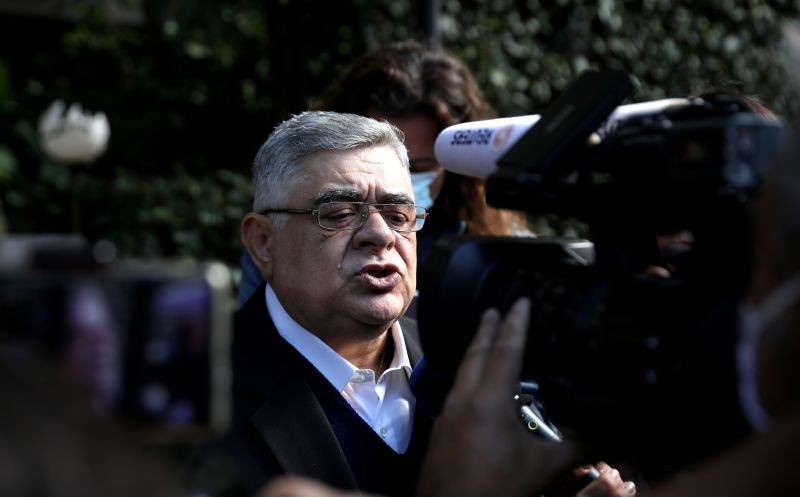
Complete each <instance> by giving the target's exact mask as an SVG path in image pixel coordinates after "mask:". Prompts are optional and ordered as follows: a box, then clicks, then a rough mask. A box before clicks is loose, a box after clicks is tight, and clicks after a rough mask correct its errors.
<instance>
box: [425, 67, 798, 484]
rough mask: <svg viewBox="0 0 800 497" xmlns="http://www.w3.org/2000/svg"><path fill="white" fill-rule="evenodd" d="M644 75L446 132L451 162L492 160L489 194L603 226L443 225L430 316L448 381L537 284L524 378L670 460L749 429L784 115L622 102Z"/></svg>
mask: <svg viewBox="0 0 800 497" xmlns="http://www.w3.org/2000/svg"><path fill="white" fill-rule="evenodd" d="M633 89H634V84H633V82H632V81H631V78H630V76H629V75H627V74H625V73H623V72H618V71H607V72H597V71H587V72H585V73H583V74H582V75H581V76H580V77H579V78H578V80H577V81H576V82H575V83H573V84H572V85H571V86H570V87H569V88H568V89H567V90H565V92H564V93H563V94H562V95H560V96H559V97H558V98H557V99H556V100H555V101H554V102H553V104H552V105H551V106H549V107H548V108H547V109H546V111H545V112H544V113H542V115H541V118H538V116H525V117H521V118H512V119H510V120H509V119H498V120H492V121H482V122H474V123H464V124H461V125H457V126H453V127H451V128H447V129H446V130H444V131H443V132H442V133H441V134H440V135H439V138H438V139H437V143H436V154H437V159H438V160H439V162H440V163H442V164H443V165H444V166H445V168H446V169H448V170H450V171H454V172H459V173H463V174H470V175H473V176H481V177H487V176H488V178H487V201H488V203H489V204H491V205H493V206H495V207H502V208H511V209H516V210H522V211H525V212H527V213H530V214H546V213H553V214H558V215H561V216H564V217H574V218H577V219H579V220H582V221H585V222H586V224H587V225H588V227H589V230H590V233H591V238H592V241H591V242H590V241H588V240H580V239H567V238H520V237H516V238H511V237H508V238H492V237H475V236H455V237H445V238H443V239H441V240H439V241H438V243H437V244H436V245H435V247H434V249H433V252H432V253H431V255H430V257H429V259H428V260H427V262H426V264H425V266H424V268H423V270H422V272H421V277H420V301H419V304H418V319H419V325H420V336H421V339H422V345H423V348H424V350H425V352H426V361H427V362H426V369H427V370H428V373H429V374H430V375H432V377H436V378H437V379H438V381H439V382H440V387H441V389H442V391H446V390H447V389H449V386H450V385H451V384H452V381H453V376H454V373H455V371H456V369H457V367H458V364H459V362H460V360H461V357H462V356H463V352H464V350H465V349H466V347H467V346H468V344H469V342H470V340H471V338H472V335H473V333H474V332H475V330H476V329H477V324H478V322H479V318H480V315H481V313H482V312H483V310H484V309H486V308H488V307H492V306H493V307H497V308H499V309H500V310H501V312H505V311H506V310H507V309H508V308H509V306H510V305H511V303H512V302H513V301H514V300H516V298H517V297H519V296H521V295H525V296H528V297H529V298H530V299H531V300H532V306H531V324H530V331H529V337H528V346H527V350H526V352H525V364H524V372H523V377H522V378H521V380H525V381H530V382H534V383H535V384H538V389H539V392H538V395H539V398H538V400H539V401H540V404H541V405H542V406H543V407H544V408H545V409H546V412H547V415H548V417H549V418H550V419H551V420H552V421H553V422H554V423H555V425H556V426H557V427H558V428H559V429H561V430H562V431H563V432H565V433H566V434H567V435H568V436H574V437H576V438H577V439H580V440H583V441H586V442H588V443H590V444H593V445H595V446H596V447H598V448H599V449H600V450H601V451H602V452H603V453H604V454H605V455H606V457H609V458H614V457H622V458H624V459H625V460H629V461H632V462H633V461H635V462H637V463H639V465H640V467H641V468H644V469H649V470H650V471H651V472H652V473H653V474H656V473H657V472H660V471H665V470H666V469H667V468H670V467H674V466H676V465H683V464H685V463H687V462H689V461H691V460H693V459H695V458H698V457H701V456H706V455H708V454H709V453H710V452H713V451H716V450H719V449H721V448H723V447H724V446H725V445H727V444H729V443H730V442H732V441H733V440H735V439H736V438H737V437H739V436H741V435H742V434H744V433H746V430H747V427H746V423H745V422H744V419H743V417H742V415H741V414H740V409H739V405H738V399H737V394H736V387H737V385H736V370H735V363H734V352H733V351H734V344H735V341H736V333H737V308H738V305H739V302H740V300H741V299H742V297H743V292H744V290H745V287H746V284H747V282H748V277H749V274H750V267H751V264H750V259H751V242H750V238H751V236H750V228H749V225H750V220H749V206H750V201H751V200H752V199H753V197H754V195H755V194H756V192H757V191H758V187H759V184H760V182H761V179H762V176H763V172H764V169H765V167H766V166H767V164H768V162H769V161H770V158H771V157H772V154H773V152H774V151H775V150H776V148H777V146H778V144H779V141H780V139H781V135H782V131H783V126H782V125H781V124H780V123H779V122H778V121H777V120H776V119H768V118H766V117H764V116H761V115H757V114H756V113H754V112H752V111H750V110H749V109H748V108H747V107H746V105H744V104H743V102H742V101H741V100H739V99H735V98H727V97H722V96H719V97H709V98H691V99H670V100H666V101H657V102H649V103H645V104H633V105H628V106H621V107H620V106H619V104H620V103H621V102H622V101H623V100H624V99H625V98H627V97H628V95H629V94H630V93H631V92H632V90H633ZM520 128H523V129H520ZM491 159H493V160H491ZM480 161H484V162H483V163H482V164H481V163H480ZM676 234H686V235H687V237H688V240H689V242H687V241H686V240H685V239H684V238H679V237H677V235H676ZM676 240H678V242H676ZM651 268H662V269H668V270H669V271H670V272H671V275H670V276H669V277H664V276H663V274H662V272H659V271H655V272H654V271H652V270H651ZM439 400H440V399H439ZM421 402H422V403H423V404H424V403H426V399H424V398H423V399H421ZM437 402H438V401H437V400H431V399H427V404H428V405H427V406H426V407H428V408H429V410H431V411H434V412H435V411H437V410H438V409H439V407H440V406H439V405H437Z"/></svg>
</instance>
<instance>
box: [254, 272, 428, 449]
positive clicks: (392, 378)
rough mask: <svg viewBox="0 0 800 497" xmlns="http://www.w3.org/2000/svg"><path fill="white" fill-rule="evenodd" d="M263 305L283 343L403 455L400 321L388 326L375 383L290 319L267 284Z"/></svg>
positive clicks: (406, 400) (407, 411) (410, 404)
mask: <svg viewBox="0 0 800 497" xmlns="http://www.w3.org/2000/svg"><path fill="white" fill-rule="evenodd" d="M266 302H267V311H268V312H269V315H270V317H271V318H272V322H273V323H274V324H275V328H276V329H277V330H278V333H279V334H280V335H281V336H282V337H283V339H284V340H286V341H287V342H289V344H290V345H291V346H292V347H294V348H295V349H297V351H298V352H299V353H300V354H301V355H302V356H303V357H305V358H306V360H308V362H310V363H311V364H312V365H313V366H314V367H315V368H317V370H318V371H319V372H320V373H321V374H322V376H324V377H325V378H326V379H327V380H328V381H329V382H330V384H331V385H333V387H334V388H335V389H336V390H337V391H338V392H340V393H341V394H342V397H344V398H345V400H346V401H347V402H348V403H349V404H350V406H351V407H352V408H353V409H354V410H355V411H356V412H357V413H358V414H359V416H361V418H362V419H364V421H366V423H367V424H368V425H369V426H371V427H372V429H373V430H374V431H375V433H377V434H378V435H379V436H380V437H381V439H383V441H384V442H386V444H387V445H388V446H389V447H391V448H392V449H393V450H394V451H395V452H397V453H400V454H403V453H405V451H406V449H407V448H408V442H409V440H410V439H411V426H412V424H413V420H414V404H415V400H414V395H413V394H412V393H411V388H410V387H409V385H408V377H409V375H410V374H411V362H410V361H409V359H408V350H407V349H406V342H405V339H404V338H403V334H402V332H401V331H400V323H395V325H394V326H392V328H391V337H392V339H393V340H394V357H392V362H391V363H390V365H389V368H388V369H387V370H386V371H384V372H383V374H382V375H381V377H380V378H378V379H377V381H376V380H375V372H374V371H373V370H371V369H359V368H357V367H355V366H354V365H353V364H352V363H350V362H349V361H348V360H347V359H345V358H344V357H342V356H341V355H339V354H338V353H337V352H336V351H335V350H333V349H332V348H330V347H329V346H328V345H327V344H326V343H325V342H323V341H322V340H320V339H319V337H317V336H316V335H314V334H313V333H311V332H310V331H308V330H306V329H305V328H303V327H302V326H300V325H299V324H298V323H297V322H296V321H295V320H294V319H292V318H291V316H289V314H288V313H287V312H286V310H285V309H284V308H283V305H281V303H280V301H279V300H278V296H277V295H275V291H274V290H273V289H272V288H271V287H270V286H269V285H267V288H266Z"/></svg>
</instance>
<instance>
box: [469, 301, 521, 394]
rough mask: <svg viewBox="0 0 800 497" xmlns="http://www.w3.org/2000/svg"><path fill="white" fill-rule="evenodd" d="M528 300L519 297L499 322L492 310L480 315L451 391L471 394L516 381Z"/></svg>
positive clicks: (519, 366)
mask: <svg viewBox="0 0 800 497" xmlns="http://www.w3.org/2000/svg"><path fill="white" fill-rule="evenodd" d="M529 316H530V300H529V299H527V298H520V299H518V300H517V301H516V302H514V305H512V306H511V309H509V311H508V314H506V317H505V319H503V320H502V322H501V320H500V313H499V312H498V311H497V310H496V309H488V310H486V311H485V312H484V313H483V316H482V317H481V322H480V324H479V325H478V331H477V332H476V333H475V337H474V338H473V339H472V343H471V344H470V346H469V348H468V349H467V351H466V353H465V354H464V358H463V359H462V360H461V365H460V366H459V368H458V372H457V373H456V380H455V383H454V386H453V392H456V393H459V394H472V393H473V392H474V391H475V390H476V389H477V388H479V387H480V386H484V387H486V388H489V389H492V390H493V391H494V390H496V388H497V387H498V386H501V385H503V386H505V385H508V386H509V388H511V386H512V385H514V384H516V382H517V381H519V374H520V371H521V369H522V362H523V351H524V349H525V341H526V338H527V331H528V320H529Z"/></svg>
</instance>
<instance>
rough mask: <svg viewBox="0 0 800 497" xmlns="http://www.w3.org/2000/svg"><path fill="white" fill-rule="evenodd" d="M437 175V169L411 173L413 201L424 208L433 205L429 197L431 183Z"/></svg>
mask: <svg viewBox="0 0 800 497" xmlns="http://www.w3.org/2000/svg"><path fill="white" fill-rule="evenodd" d="M438 177H439V171H427V172H424V173H411V186H412V188H413V189H414V203H415V204H416V205H421V206H422V207H425V208H426V209H430V208H431V207H432V206H433V198H432V197H431V185H432V184H433V182H434V180H436V178H438Z"/></svg>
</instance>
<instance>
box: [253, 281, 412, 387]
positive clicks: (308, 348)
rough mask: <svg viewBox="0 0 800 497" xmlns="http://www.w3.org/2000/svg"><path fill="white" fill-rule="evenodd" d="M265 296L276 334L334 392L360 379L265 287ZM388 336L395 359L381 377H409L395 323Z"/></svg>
mask: <svg viewBox="0 0 800 497" xmlns="http://www.w3.org/2000/svg"><path fill="white" fill-rule="evenodd" d="M265 293H266V296H265V299H266V303H267V311H268V312H269V315H270V317H271V318H272V322H273V323H274V324H275V329H276V330H278V334H279V335H280V336H281V337H283V339H284V340H286V341H287V342H288V343H289V344H290V345H291V346H292V347H294V348H295V349H296V350H297V351H298V352H299V353H300V355H302V356H303V357H305V358H306V360H307V361H308V362H310V363H311V364H312V365H313V366H314V367H315V368H317V370H318V371H319V372H320V373H321V374H322V375H323V376H324V377H325V378H326V379H327V380H328V381H329V382H330V384H331V385H333V386H334V388H336V390H337V391H339V392H341V391H342V390H344V389H345V387H346V386H347V384H348V383H349V382H350V381H351V379H353V378H354V377H356V378H359V377H361V376H363V371H364V370H361V369H359V368H357V367H356V366H354V365H353V364H352V363H351V362H350V361H348V360H347V359H345V358H344V357H342V356H341V355H339V354H338V353H337V352H336V351H335V350H333V349H332V348H330V347H329V346H328V344H326V343H325V342H323V341H322V340H321V339H320V338H319V337H317V336H316V335H314V334H313V333H311V332H310V331H308V330H307V329H305V328H303V327H302V326H300V325H299V324H298V323H297V321H295V320H294V319H292V317H291V316H289V314H288V313H287V312H286V309H284V308H283V305H282V304H281V303H280V301H279V300H278V296H277V295H276V294H275V291H274V290H273V289H272V288H271V287H270V286H269V285H266V290H265ZM391 336H392V339H393V340H394V357H392V362H391V363H390V365H389V368H387V370H386V371H385V372H384V373H383V374H384V375H386V374H387V373H391V372H394V371H398V370H402V371H404V372H405V374H406V375H407V376H408V375H410V374H411V361H410V360H409V357H408V350H407V349H406V342H405V339H404V337H403V333H402V330H401V329H400V323H399V322H395V323H394V324H393V325H392V327H391Z"/></svg>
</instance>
